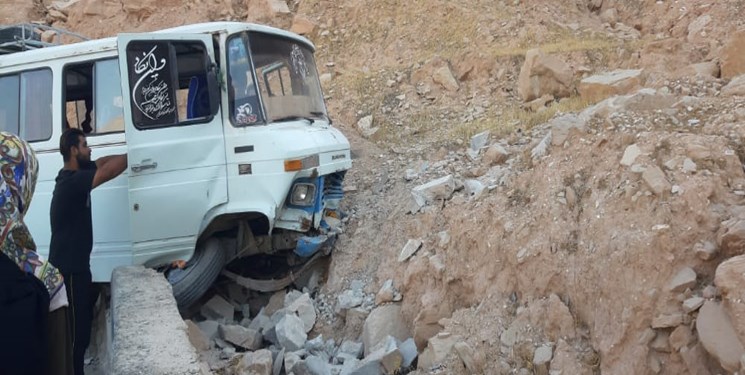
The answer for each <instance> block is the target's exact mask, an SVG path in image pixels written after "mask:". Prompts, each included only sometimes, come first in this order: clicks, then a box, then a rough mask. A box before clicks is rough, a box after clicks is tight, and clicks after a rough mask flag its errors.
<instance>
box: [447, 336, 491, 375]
mask: <svg viewBox="0 0 745 375" xmlns="http://www.w3.org/2000/svg"><path fill="white" fill-rule="evenodd" d="M453 348H455V352H456V353H458V357H460V359H461V361H463V364H464V365H465V366H466V369H467V370H468V372H470V373H471V374H481V373H483V372H484V365H485V364H486V359H485V358H484V354H483V352H482V351H474V350H473V348H472V347H471V346H470V345H468V344H467V343H465V342H463V341H461V342H458V343H456V344H455V345H454V346H453Z"/></svg>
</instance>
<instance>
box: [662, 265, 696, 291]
mask: <svg viewBox="0 0 745 375" xmlns="http://www.w3.org/2000/svg"><path fill="white" fill-rule="evenodd" d="M694 285H696V271H694V270H693V269H692V268H690V267H685V268H683V269H681V270H680V271H678V273H677V274H675V277H673V279H672V280H670V282H669V283H668V285H667V290H668V291H670V292H673V293H678V292H683V291H685V290H686V289H688V288H692V287H693V286H694Z"/></svg>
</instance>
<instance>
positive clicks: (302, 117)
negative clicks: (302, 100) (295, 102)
mask: <svg viewBox="0 0 745 375" xmlns="http://www.w3.org/2000/svg"><path fill="white" fill-rule="evenodd" d="M294 120H306V121H308V122H310V124H311V125H313V123H314V122H316V119H314V118H313V117H308V116H284V117H280V118H275V119H274V120H272V122H283V121H294Z"/></svg>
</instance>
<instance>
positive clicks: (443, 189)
mask: <svg viewBox="0 0 745 375" xmlns="http://www.w3.org/2000/svg"><path fill="white" fill-rule="evenodd" d="M455 189H456V182H455V179H454V178H453V176H452V175H447V176H445V177H441V178H438V179H436V180H433V181H430V182H428V183H426V184H423V185H419V186H417V187H415V188H413V189H412V190H411V195H412V197H413V198H414V201H415V202H416V204H417V205H418V206H419V207H424V206H426V205H428V204H431V203H435V202H438V201H443V200H448V199H450V198H451V197H452V196H453V193H454V192H455Z"/></svg>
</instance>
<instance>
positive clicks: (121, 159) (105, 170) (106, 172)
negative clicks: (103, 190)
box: [91, 154, 127, 189]
mask: <svg viewBox="0 0 745 375" xmlns="http://www.w3.org/2000/svg"><path fill="white" fill-rule="evenodd" d="M125 169H127V154H122V155H111V156H104V157H102V158H99V159H97V160H96V175H95V176H94V177H93V186H92V187H91V189H95V188H96V187H98V185H101V184H103V183H104V182H107V181H109V180H112V179H114V178H115V177H116V176H118V175H120V174H122V172H124V170H125Z"/></svg>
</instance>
